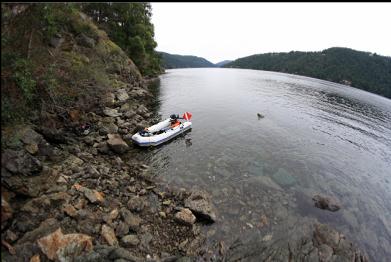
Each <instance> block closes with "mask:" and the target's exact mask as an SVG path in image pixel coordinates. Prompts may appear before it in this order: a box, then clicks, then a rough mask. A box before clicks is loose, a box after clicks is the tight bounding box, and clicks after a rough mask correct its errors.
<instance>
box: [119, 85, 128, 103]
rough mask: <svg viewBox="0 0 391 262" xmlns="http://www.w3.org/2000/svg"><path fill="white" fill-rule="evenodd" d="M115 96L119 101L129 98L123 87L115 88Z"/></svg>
mask: <svg viewBox="0 0 391 262" xmlns="http://www.w3.org/2000/svg"><path fill="white" fill-rule="evenodd" d="M116 96H117V99H118V101H120V102H124V101H126V100H128V99H129V95H128V93H127V92H126V90H125V89H123V88H121V89H118V90H117V94H116Z"/></svg>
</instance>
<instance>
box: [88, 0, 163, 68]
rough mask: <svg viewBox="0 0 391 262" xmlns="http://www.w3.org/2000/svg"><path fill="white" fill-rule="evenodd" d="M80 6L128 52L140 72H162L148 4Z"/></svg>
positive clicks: (92, 4) (95, 4)
mask: <svg viewBox="0 0 391 262" xmlns="http://www.w3.org/2000/svg"><path fill="white" fill-rule="evenodd" d="M80 8H81V11H83V12H84V13H86V14H87V15H89V16H90V17H91V18H92V19H93V20H94V22H95V23H96V24H97V25H98V26H99V27H100V28H101V29H103V30H104V31H106V32H107V34H108V35H109V37H110V39H111V40H112V41H114V42H115V43H116V44H117V45H118V46H120V47H121V48H122V49H123V50H124V51H125V52H126V53H127V54H128V56H129V57H130V58H131V59H132V60H133V62H134V63H135V64H136V65H137V67H138V68H139V70H140V71H141V73H142V74H143V75H146V76H156V75H157V74H159V73H161V72H162V68H161V57H160V56H159V54H158V53H157V52H156V51H155V47H156V46H157V43H156V41H155V40H154V26H153V24H152V23H151V16H152V8H151V5H150V4H149V3H104V2H102V3H83V4H80Z"/></svg>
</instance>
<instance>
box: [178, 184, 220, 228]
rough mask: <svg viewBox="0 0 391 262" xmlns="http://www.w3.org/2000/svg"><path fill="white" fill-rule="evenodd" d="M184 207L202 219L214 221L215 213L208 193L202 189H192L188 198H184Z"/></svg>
mask: <svg viewBox="0 0 391 262" xmlns="http://www.w3.org/2000/svg"><path fill="white" fill-rule="evenodd" d="M185 207H187V208H189V209H190V210H191V211H193V213H194V214H195V215H196V216H197V217H200V218H202V219H206V220H208V221H211V222H215V221H216V213H215V210H214V207H213V205H212V202H211V200H210V195H209V194H208V193H207V192H205V191H202V190H193V191H192V192H191V194H190V196H189V197H188V198H186V199H185Z"/></svg>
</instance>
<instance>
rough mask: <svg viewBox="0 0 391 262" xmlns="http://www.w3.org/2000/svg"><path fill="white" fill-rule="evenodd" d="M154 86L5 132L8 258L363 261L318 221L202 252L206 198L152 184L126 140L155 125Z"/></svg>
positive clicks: (209, 212) (210, 217)
mask: <svg viewBox="0 0 391 262" xmlns="http://www.w3.org/2000/svg"><path fill="white" fill-rule="evenodd" d="M153 81H154V79H151V80H143V81H142V82H141V83H140V84H138V85H134V86H128V87H127V88H122V89H117V90H116V91H114V92H113V93H108V94H106V95H105V97H104V99H103V101H104V104H102V107H98V108H96V109H95V111H94V112H88V113H86V114H81V113H79V112H77V111H71V112H70V113H69V115H68V116H66V117H62V118H60V117H59V116H57V115H54V116H53V115H50V114H48V113H46V112H44V113H43V114H42V115H43V116H41V118H40V119H39V120H38V121H36V124H35V125H34V124H31V125H24V126H18V127H13V128H12V129H11V130H7V129H4V130H2V131H3V133H2V139H3V140H4V148H3V149H4V150H2V151H3V152H2V211H1V219H2V226H1V230H2V235H1V238H2V258H3V259H4V260H5V261H35V262H36V261H199V260H204V261H238V260H240V261H260V260H264V259H272V260H277V261H286V260H288V259H290V258H293V259H294V260H297V261H303V260H306V259H307V260H308V259H310V260H313V261H333V260H335V259H342V260H343V259H353V260H354V261H368V258H367V256H366V255H365V254H363V253H362V252H360V251H359V250H358V249H357V248H356V247H354V245H353V244H352V243H351V242H349V241H348V240H346V239H345V237H344V236H343V235H341V234H340V233H338V232H336V231H335V230H333V229H330V228H328V227H327V226H326V225H322V224H319V223H317V221H316V220H311V221H306V222H304V221H297V222H295V224H294V225H292V226H291V227H292V228H293V230H290V231H289V232H287V234H289V237H284V238H281V239H274V237H272V235H270V234H269V235H268V234H267V235H264V236H262V235H259V234H254V236H252V235H251V234H250V235H249V236H238V240H237V241H235V242H234V243H232V244H230V243H224V242H219V243H212V244H211V242H210V241H208V243H209V246H208V245H207V244H206V242H207V241H206V240H207V234H205V232H204V230H202V228H203V227H204V226H205V224H206V223H213V222H215V221H217V223H218V222H219V217H218V215H217V211H216V209H215V207H214V205H213V204H212V202H213V201H212V199H211V196H210V195H209V194H208V193H207V192H205V191H203V190H202V189H198V188H192V189H184V188H182V189H174V188H170V187H168V186H167V185H166V184H165V183H164V182H163V183H159V181H157V180H156V179H155V178H154V177H152V176H151V173H150V170H149V167H148V166H147V165H145V163H144V162H143V160H142V158H141V157H140V156H139V153H140V149H139V148H137V147H135V146H133V145H132V143H131V142H130V137H131V135H132V134H134V132H136V131H137V130H139V129H141V128H144V127H145V126H148V125H150V124H151V122H150V121H155V120H156V117H155V116H154V115H153V113H152V112H151V107H152V105H153V100H154V97H153V95H152V93H151V91H150V90H149V89H148V87H147V86H148V84H150V83H151V82H153ZM54 122H55V124H54ZM52 126H60V128H53V127H52ZM315 200H317V201H318V202H319V201H320V202H319V203H323V202H324V203H326V204H327V205H326V204H323V205H320V206H319V207H320V208H327V209H329V210H332V211H335V210H337V207H338V205H337V203H334V202H333V201H331V200H328V199H326V198H322V197H320V196H318V197H316V198H315V199H314V201H315ZM322 201H323V202H322ZM330 201H331V202H330ZM316 203H317V202H316ZM338 208H339V207H338ZM260 222H261V223H262V225H263V224H265V225H267V224H268V221H267V218H266V217H264V216H263V217H261V218H260ZM254 233H255V232H254ZM276 235H277V234H276ZM282 235H283V234H282Z"/></svg>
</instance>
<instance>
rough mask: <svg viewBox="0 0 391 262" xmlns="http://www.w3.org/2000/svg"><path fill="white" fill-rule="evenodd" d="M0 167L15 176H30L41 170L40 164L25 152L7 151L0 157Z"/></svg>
mask: <svg viewBox="0 0 391 262" xmlns="http://www.w3.org/2000/svg"><path fill="white" fill-rule="evenodd" d="M1 166H2V167H4V168H5V169H7V170H8V171H9V172H11V173H12V174H15V175H24V176H31V175H35V174H37V173H39V172H40V171H41V170H42V164H41V162H40V161H39V160H38V159H36V158H35V157H33V156H31V155H30V154H28V153H27V152H25V151H22V150H20V151H16V150H11V149H7V150H5V151H4V152H3V154H2V156H1Z"/></svg>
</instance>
